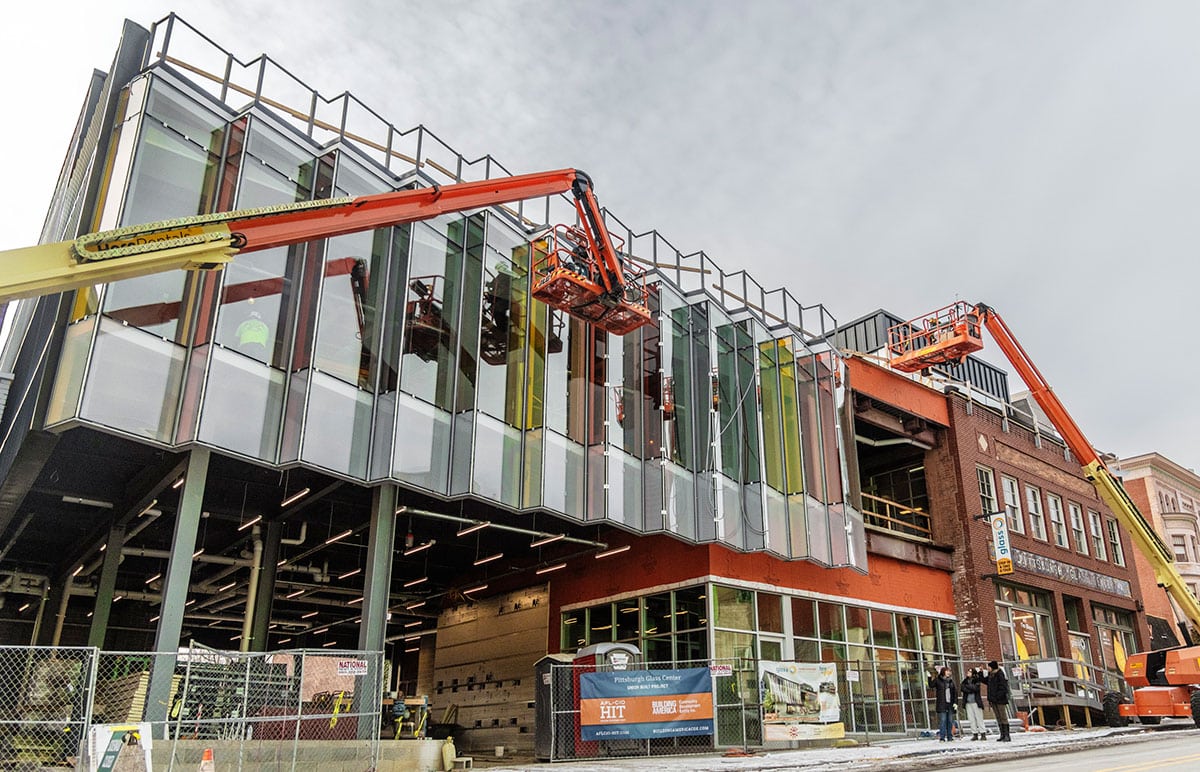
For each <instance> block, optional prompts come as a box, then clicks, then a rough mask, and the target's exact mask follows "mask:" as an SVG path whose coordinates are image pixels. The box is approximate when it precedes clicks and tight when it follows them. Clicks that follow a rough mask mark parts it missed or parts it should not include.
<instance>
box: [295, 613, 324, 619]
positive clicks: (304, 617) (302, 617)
mask: <svg viewBox="0 0 1200 772" xmlns="http://www.w3.org/2000/svg"><path fill="white" fill-rule="evenodd" d="M319 613H321V612H319V611H310V612H308V613H307V614H301V615H300V618H301V619H312V618H313V617H315V616H316V615H317V614H319Z"/></svg>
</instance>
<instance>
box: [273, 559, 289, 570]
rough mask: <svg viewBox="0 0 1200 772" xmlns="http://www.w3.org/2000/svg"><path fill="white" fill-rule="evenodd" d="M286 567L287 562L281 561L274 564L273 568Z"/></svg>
mask: <svg viewBox="0 0 1200 772" xmlns="http://www.w3.org/2000/svg"><path fill="white" fill-rule="evenodd" d="M286 565H287V561H286V560H281V561H279V562H278V563H276V564H275V567H276V568H283V567H284V566H286Z"/></svg>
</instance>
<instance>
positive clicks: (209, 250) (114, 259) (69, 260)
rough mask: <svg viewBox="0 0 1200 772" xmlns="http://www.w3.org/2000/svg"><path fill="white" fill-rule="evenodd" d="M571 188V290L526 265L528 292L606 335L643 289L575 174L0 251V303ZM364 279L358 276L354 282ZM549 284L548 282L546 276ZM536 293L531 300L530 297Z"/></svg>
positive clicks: (230, 215) (317, 204)
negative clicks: (574, 284)
mask: <svg viewBox="0 0 1200 772" xmlns="http://www.w3.org/2000/svg"><path fill="white" fill-rule="evenodd" d="M567 191H571V192H572V193H573V194H574V196H575V207H576V209H577V211H578V213H579V219H580V222H581V225H579V226H571V227H569V228H567V229H566V232H568V233H570V234H571V238H572V239H573V241H572V242H571V250H572V254H574V255H575V256H576V259H577V260H578V261H579V263H580V265H581V271H580V273H579V275H582V276H586V279H585V280H579V281H578V283H579V285H580V286H582V287H583V291H582V292H581V293H576V294H574V295H570V296H568V293H563V292H555V291H553V290H551V289H547V286H548V285H550V284H552V281H550V279H551V277H548V276H546V275H542V274H540V273H538V272H537V270H536V268H535V287H534V294H535V295H536V296H538V297H539V298H540V299H542V300H544V301H545V302H546V303H548V304H549V305H551V306H554V307H555V308H560V309H562V310H563V311H565V312H567V313H568V314H572V315H574V316H577V317H579V318H581V319H584V320H586V321H589V322H592V323H594V324H596V325H598V326H600V327H602V328H604V329H606V330H608V331H610V332H614V333H616V334H619V335H621V334H624V333H626V332H630V331H632V330H635V329H637V328H638V327H640V326H642V325H643V324H647V323H649V321H650V312H649V310H648V309H647V308H646V303H645V289H644V287H642V286H641V284H640V282H636V281H635V282H632V283H631V282H628V281H627V280H626V278H625V274H626V273H631V274H632V275H634V276H637V273H636V272H632V271H631V270H630V269H629V268H628V267H626V266H625V265H623V264H622V261H621V260H620V259H618V257H617V253H616V250H615V249H613V245H612V239H611V237H610V236H609V234H608V231H607V230H606V229H605V227H604V220H603V217H602V214H601V212H600V208H599V204H597V203H596V197H595V195H594V194H593V192H592V181H591V179H590V178H589V177H588V176H587V175H586V174H584V173H583V172H581V171H579V170H577V169H559V170H557V171H551V172H539V173H536V174H525V175H519V176H516V177H500V178H497V179H491V180H479V181H474V182H461V183H456V184H453V185H434V186H433V187H429V188H417V189H413V190H401V191H395V192H392V193H380V194H377V195H371V196H360V197H358V198H336V199H324V200H321V201H305V202H300V203H295V204H283V205H280V206H271V207H262V208H258V209H245V210H240V211H235V212H223V213H219V214H211V215H200V216H196V217H185V218H180V219H176V220H167V221H163V222H158V223H151V224H148V225H135V226H130V227H126V228H118V229H116V230H112V231H105V232H102V233H92V234H88V235H85V236H81V237H79V238H78V239H76V240H75V241H63V242H58V243H54V244H43V245H40V246H36V247H26V248H23V249H15V250H8V251H4V252H0V265H2V266H3V271H0V303H3V302H7V301H9V300H15V299H17V298H23V297H36V296H38V295H44V294H47V293H51V292H64V291H66V290H71V289H77V288H79V287H85V286H89V285H92V284H102V283H107V282H112V281H118V280H120V279H128V278H133V277H135V276H145V275H148V274H153V273H160V272H163V271H170V270H177V269H184V270H219V269H221V268H223V267H224V266H225V265H226V264H227V263H228V262H229V261H230V260H232V259H233V257H234V255H236V254H238V253H240V252H254V251H258V250H263V249H271V248H273V247H281V246H289V245H292V244H299V243H302V242H305V241H311V240H314V239H324V238H331V237H333V236H341V235H345V234H347V233H357V232H360V231H366V230H372V229H375V228H382V227H387V226H391V225H402V224H404V223H410V222H417V221H420V220H428V219H431V218H433V217H437V216H439V215H443V214H449V213H453V212H463V211H468V210H472V209H480V208H483V207H488V206H496V205H499V204H505V203H510V202H513V201H521V200H524V199H528V198H538V197H541V196H550V195H556V194H560V193H566V192H567ZM363 279H364V280H365V277H363ZM555 280H557V279H555ZM539 291H540V292H541V294H538V293H539Z"/></svg>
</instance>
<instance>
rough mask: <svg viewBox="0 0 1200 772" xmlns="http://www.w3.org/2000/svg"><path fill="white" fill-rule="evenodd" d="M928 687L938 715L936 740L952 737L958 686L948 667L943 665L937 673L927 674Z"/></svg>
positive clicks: (948, 739)
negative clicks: (935, 702)
mask: <svg viewBox="0 0 1200 772" xmlns="http://www.w3.org/2000/svg"><path fill="white" fill-rule="evenodd" d="M929 688H930V689H933V692H934V695H935V697H936V701H937V704H936V708H937V715H938V741H939V742H950V741H951V740H953V739H954V719H953V716H954V710H955V708H956V707H957V705H958V686H956V685H955V683H954V678H953V676H951V675H950V668H948V667H943V668H942V669H941V670H940V671H939V672H938V673H936V674H934V673H930V674H929Z"/></svg>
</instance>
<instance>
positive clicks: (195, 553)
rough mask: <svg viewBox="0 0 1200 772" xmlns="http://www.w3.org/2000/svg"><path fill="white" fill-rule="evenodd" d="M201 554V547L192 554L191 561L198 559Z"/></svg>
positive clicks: (202, 549)
mask: <svg viewBox="0 0 1200 772" xmlns="http://www.w3.org/2000/svg"><path fill="white" fill-rule="evenodd" d="M203 554H204V548H203V547H201V548H200V549H198V550H196V551H195V552H193V553H192V560H195V559H196V558H198V557H200V556H201V555H203Z"/></svg>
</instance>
